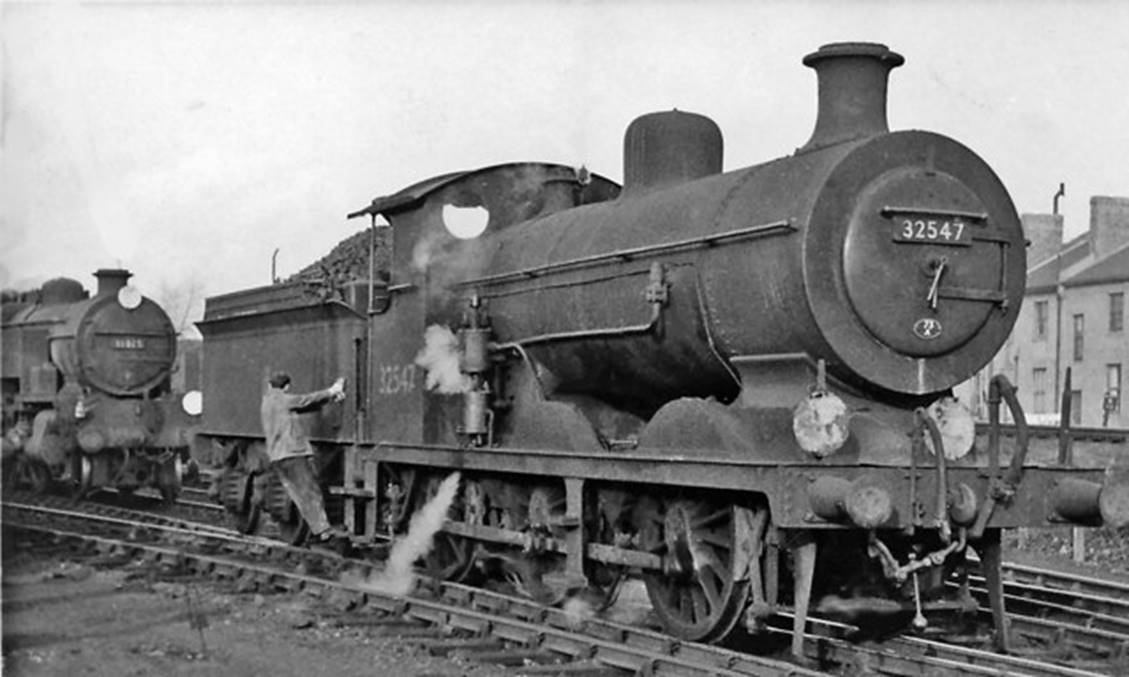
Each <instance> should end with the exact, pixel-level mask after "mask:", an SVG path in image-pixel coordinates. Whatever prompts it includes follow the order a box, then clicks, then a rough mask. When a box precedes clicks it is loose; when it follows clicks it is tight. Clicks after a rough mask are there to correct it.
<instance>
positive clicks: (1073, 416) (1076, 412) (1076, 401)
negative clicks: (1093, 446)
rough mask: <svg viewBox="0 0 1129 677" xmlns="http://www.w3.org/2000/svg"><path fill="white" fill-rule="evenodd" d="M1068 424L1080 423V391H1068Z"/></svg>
mask: <svg viewBox="0 0 1129 677" xmlns="http://www.w3.org/2000/svg"><path fill="white" fill-rule="evenodd" d="M1070 422H1071V424H1073V425H1079V424H1080V423H1082V391H1081V390H1071V391H1070Z"/></svg>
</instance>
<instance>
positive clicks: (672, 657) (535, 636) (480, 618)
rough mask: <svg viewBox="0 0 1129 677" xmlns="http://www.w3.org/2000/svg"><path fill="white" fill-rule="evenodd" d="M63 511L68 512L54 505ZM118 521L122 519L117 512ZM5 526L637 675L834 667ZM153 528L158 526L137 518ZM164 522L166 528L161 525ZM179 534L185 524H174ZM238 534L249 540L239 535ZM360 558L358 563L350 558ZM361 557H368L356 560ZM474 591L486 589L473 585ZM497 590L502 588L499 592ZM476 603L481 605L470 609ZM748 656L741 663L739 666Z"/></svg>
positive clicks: (811, 673)
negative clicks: (334, 599) (343, 598)
mask: <svg viewBox="0 0 1129 677" xmlns="http://www.w3.org/2000/svg"><path fill="white" fill-rule="evenodd" d="M5 507H8V508H12V509H14V510H25V511H26V510H31V511H39V510H40V509H39V508H38V507H36V506H28V507H20V508H18V507H16V506H14V505H11V504H7V503H5ZM49 510H50V513H49V514H51V515H55V516H57V514H58V513H60V512H63V511H56V510H53V509H49ZM89 519H90V521H96V520H104V518H102V517H100V516H90V517H89ZM110 519H111V520H112V523H113V524H115V525H116V526H121V525H120V524H118V522H120V520H115V519H113V518H110ZM4 523H5V526H6V527H10V528H21V529H27V530H31V531H39V532H43V533H48V534H51V535H52V536H54V537H56V538H67V539H78V540H81V541H86V542H92V543H95V544H98V545H99V546H101V547H104V548H111V549H113V548H117V549H125V550H128V551H135V552H145V553H148V554H149V555H151V556H153V557H156V558H157V559H158V561H171V562H177V563H182V564H184V563H194V564H196V565H198V566H201V567H202V568H203V570H204V571H205V572H220V573H235V572H243V573H244V574H245V575H250V576H252V577H255V578H258V579H260V580H266V581H269V582H271V583H272V584H274V585H276V586H280V584H288V585H281V586H280V587H290V588H291V589H301V590H306V591H319V592H322V593H326V592H334V593H336V594H350V595H355V596H356V597H357V599H358V600H359V602H360V603H361V604H362V605H363V606H365V607H367V608H370V609H376V610H380V611H384V612H386V613H390V614H396V615H399V616H402V617H403V618H405V619H409V620H410V619H417V620H421V621H424V622H428V623H432V624H437V625H441V626H443V627H445V628H450V629H453V630H459V631H464V632H471V633H489V634H490V635H492V636H494V637H497V638H500V639H503V640H506V641H510V642H516V643H519V644H522V645H523V646H525V647H528V648H536V649H540V650H544V651H550V652H553V653H556V654H561V655H562V656H567V657H569V658H571V659H578V660H584V661H589V662H595V663H598V664H601V665H607V666H611V667H615V668H620V669H625V670H631V671H634V672H636V673H637V674H653V675H667V674H669V675H715V676H718V677H737V676H740V675H764V676H774V677H818V676H820V675H825V674H826V673H823V672H818V671H815V670H809V669H806V668H803V667H800V666H796V665H794V664H791V663H787V662H784V661H779V660H773V659H768V658H759V657H754V656H744V655H741V654H735V653H734V652H730V651H727V650H725V649H719V648H716V647H711V646H707V645H693V644H691V643H683V642H679V641H678V640H675V639H673V638H670V637H667V636H663V635H660V634H658V633H654V632H652V631H649V630H642V629H639V628H632V627H630V626H619V627H615V628H610V632H609V624H606V623H603V622H594V621H585V622H583V623H582V624H581V631H579V632H578V631H573V630H568V629H565V628H566V627H567V624H568V623H570V622H571V623H573V624H576V621H575V619H573V620H571V621H570V620H569V618H568V616H567V614H566V613H565V612H564V611H562V610H559V609H544V610H543V613H540V614H539V615H538V616H537V617H536V618H533V619H531V620H530V619H519V618H512V617H508V616H505V615H501V614H497V613H491V612H488V611H484V610H481V609H480V608H477V607H478V606H481V605H465V604H447V603H444V602H439V601H434V600H428V599H424V598H422V597H416V596H403V597H399V596H393V595H386V594H381V593H377V592H374V591H373V590H371V589H369V588H366V587H365V586H363V585H360V584H356V583H349V582H344V581H338V580H330V579H326V578H321V577H318V576H314V575H310V574H302V573H297V572H294V571H291V570H286V569H280V568H277V567H272V566H269V565H266V564H262V563H260V562H249V561H244V560H238V559H234V558H229V557H221V556H216V555H205V554H197V553H188V552H185V551H184V550H183V549H181V548H176V547H169V546H164V545H157V544H153V543H142V542H138V541H136V540H132V539H116V538H109V537H106V536H101V535H96V534H89V533H83V532H79V531H70V530H66V529H59V528H56V527H51V526H47V525H43V524H33V523H21V522H18V521H13V520H11V519H5V520H4ZM137 526H143V527H152V526H153V525H148V524H143V525H137ZM154 528H163V527H154ZM168 530H170V531H173V532H174V533H179V532H181V531H182V530H178V529H175V528H170V529H168ZM188 533H190V534H191V535H193V536H196V537H205V538H216V537H221V536H222V535H220V534H207V533H201V532H191V531H189V532H188ZM230 540H236V541H242V540H243V539H235V538H232V539H230ZM350 564H354V562H350ZM356 564H360V563H356ZM468 591H470V593H471V594H474V595H478V594H480V593H482V592H484V591H480V590H478V589H474V588H469V589H468ZM495 596H496V595H495ZM468 607H475V608H468ZM737 662H739V663H740V667H741V669H735V668H734V667H733V666H734V665H736V663H737Z"/></svg>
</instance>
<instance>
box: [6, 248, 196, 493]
mask: <svg viewBox="0 0 1129 677" xmlns="http://www.w3.org/2000/svg"><path fill="white" fill-rule="evenodd" d="M95 276H96V277H97V278H98V287H97V290H96V291H95V293H94V295H93V296H91V295H90V293H89V292H87V291H86V290H85V289H84V288H83V286H82V284H81V283H79V282H78V281H77V280H72V279H70V278H55V279H53V280H49V281H48V282H46V283H44V284H43V285H42V286H41V287H40V288H39V289H37V290H34V291H30V292H24V293H22V294H11V295H10V297H9V298H5V299H4V304H3V324H2V331H3V345H4V351H3V365H2V366H3V369H2V372H3V376H2V384H3V397H4V402H3V419H4V420H3V427H4V479H5V484H6V485H9V486H14V485H15V484H18V483H25V484H30V485H31V486H32V487H33V488H34V489H35V490H37V491H45V490H46V489H47V488H48V486H49V485H50V484H53V483H55V482H63V483H67V484H70V485H72V486H75V487H77V490H78V492H80V493H87V492H90V491H93V490H95V489H100V488H104V487H112V488H116V489H118V490H119V491H124V492H132V491H134V490H136V489H138V488H143V487H152V488H154V489H157V490H158V491H159V492H160V493H161V495H162V496H163V497H164V498H165V499H166V500H168V501H171V500H173V499H174V498H175V497H176V495H177V494H178V493H179V492H180V488H181V483H182V480H183V479H184V475H185V468H186V465H185V462H186V461H187V460H188V459H187V451H188V446H189V442H190V439H191V435H192V432H193V425H194V422H195V414H198V413H199V412H198V411H186V410H185V409H183V408H182V407H183V401H182V399H181V397H180V396H179V395H178V394H177V393H174V392H173V391H172V389H171V387H170V376H171V374H172V371H173V368H174V364H175V359H176V350H177V343H176V336H177V335H176V331H175V330H174V329H173V326H172V322H171V321H170V320H169V317H168V315H167V314H166V313H165V311H164V310H163V309H162V308H161V307H160V306H159V305H158V304H157V303H155V302H154V301H153V300H151V299H149V298H146V297H144V296H142V295H141V293H140V292H139V291H138V290H137V289H136V288H135V287H133V286H132V285H129V284H128V280H129V278H130V276H131V274H130V272H129V271H127V270H122V269H118V268H105V269H101V270H99V271H97V272H96V273H95Z"/></svg>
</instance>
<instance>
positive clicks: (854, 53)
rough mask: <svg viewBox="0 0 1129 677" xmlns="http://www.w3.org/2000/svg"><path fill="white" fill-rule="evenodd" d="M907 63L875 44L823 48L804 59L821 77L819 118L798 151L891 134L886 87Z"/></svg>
mask: <svg viewBox="0 0 1129 677" xmlns="http://www.w3.org/2000/svg"><path fill="white" fill-rule="evenodd" d="M903 63H905V59H904V58H903V57H902V55H901V54H898V53H896V52H892V51H890V49H889V48H887V47H886V45H880V44H876V43H872V42H839V43H833V44H829V45H823V46H822V47H820V48H819V50H818V51H816V52H813V53H811V54H808V55H807V56H805V57H804V65H805V66H808V67H810V68H814V69H815V72H816V74H817V77H818V78H819V114H818V117H817V118H816V121H815V131H814V132H812V136H811V139H809V140H808V142H807V143H806V144H805V145H804V147H803V148H801V149H800V152H805V151H810V150H816V149H818V148H823V147H824V146H830V145H832V144H836V143H840V142H842V141H849V140H851V139H858V138H862V137H864V136H872V135H874V134H883V133H886V132H888V131H890V128H889V126H888V125H887V123H886V85H887V80H888V76H889V74H890V71H891V70H893V69H895V68H897V67H898V66H901V65H902V64H903Z"/></svg>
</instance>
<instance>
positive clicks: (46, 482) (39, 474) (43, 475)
mask: <svg viewBox="0 0 1129 677" xmlns="http://www.w3.org/2000/svg"><path fill="white" fill-rule="evenodd" d="M15 470H16V481H15V483H16V485H17V486H30V487H31V488H32V490H33V491H35V493H37V494H42V493H44V492H46V491H47V489H48V488H49V487H50V486H51V469H50V468H48V467H47V464H46V463H44V462H43V461H40V460H38V459H34V458H29V457H27V456H24V455H22V454H21V455H20V456H19V458H17V459H16V463H15Z"/></svg>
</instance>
